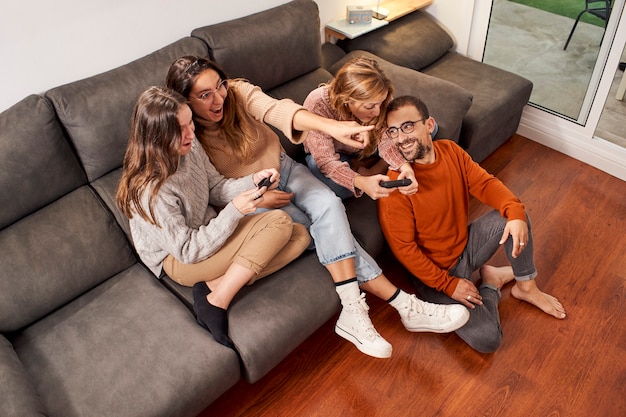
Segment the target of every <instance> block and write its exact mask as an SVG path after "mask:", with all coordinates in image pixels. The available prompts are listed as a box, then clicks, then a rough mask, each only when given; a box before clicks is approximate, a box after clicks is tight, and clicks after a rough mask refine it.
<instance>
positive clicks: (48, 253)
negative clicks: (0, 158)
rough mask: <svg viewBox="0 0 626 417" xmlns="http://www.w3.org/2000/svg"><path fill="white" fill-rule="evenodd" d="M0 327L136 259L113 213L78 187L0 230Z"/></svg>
mask: <svg viewBox="0 0 626 417" xmlns="http://www.w3.org/2000/svg"><path fill="white" fill-rule="evenodd" d="M0 247H1V248H2V250H1V251H0V265H2V268H1V269H0V331H2V332H7V331H15V330H18V329H20V328H22V327H23V326H26V325H28V324H30V323H32V322H34V321H36V320H39V319H40V318H42V317H43V316H45V315H46V314H48V313H50V312H51V311H53V310H55V309H57V308H59V307H60V306H62V305H63V304H65V303H67V302H69V301H71V300H72V299H74V298H75V297H77V296H79V295H81V294H83V293H84V292H86V291H88V290H89V289H91V288H93V287H94V286H96V285H98V284H100V283H101V282H103V281H105V280H106V279H108V278H109V277H111V276H113V275H115V274H117V273H118V272H120V271H122V270H124V269H126V268H128V267H129V266H130V265H132V264H133V263H135V262H136V258H135V257H134V254H133V251H132V249H131V247H130V245H129V243H128V241H127V240H126V237H125V236H124V234H123V232H122V230H121V229H120V228H119V226H118V225H117V224H116V222H115V220H114V218H113V216H112V215H111V214H110V212H108V211H107V210H106V209H105V208H104V207H103V205H102V202H101V201H100V199H99V198H98V197H97V196H96V194H95V192H94V191H93V190H92V189H91V188H90V187H89V186H83V187H80V188H78V189H77V190H75V191H73V192H71V193H69V194H67V195H65V196H64V197H62V198H60V199H59V200H57V201H55V202H53V203H51V204H50V205H48V206H46V207H44V208H42V209H40V210H39V211H37V212H36V213H34V214H31V215H30V216H28V217H26V218H24V219H22V220H20V221H19V222H17V223H15V224H13V225H11V226H9V227H7V228H5V229H3V230H2V231H0Z"/></svg>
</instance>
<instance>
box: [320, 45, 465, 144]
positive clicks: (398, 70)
mask: <svg viewBox="0 0 626 417" xmlns="http://www.w3.org/2000/svg"><path fill="white" fill-rule="evenodd" d="M358 56H363V57H366V58H369V59H374V60H376V61H378V63H379V65H380V67H381V68H382V70H383V71H384V72H385V75H387V77H388V78H389V79H390V80H391V82H392V83H393V87H394V89H395V94H394V96H395V97H399V96H402V95H412V96H417V97H419V98H421V99H422V100H424V102H425V103H426V105H427V106H428V109H429V110H430V113H431V116H433V117H434V118H435V119H436V120H437V123H438V124H439V132H438V133H437V138H445V139H452V140H454V141H456V142H458V141H459V136H460V134H461V123H462V121H463V117H464V116H465V113H467V111H468V109H469V108H470V106H471V104H472V94H471V93H470V92H469V91H467V90H466V89H464V88H462V87H460V86H458V85H456V84H454V83H451V82H449V81H445V80H441V79H439V78H435V77H431V76H430V75H427V74H423V73H421V72H419V71H416V70H413V69H411V68H406V67H403V66H400V65H396V64H393V63H391V62H389V61H386V60H384V59H382V58H380V57H378V56H376V55H374V54H371V53H369V52H366V51H353V52H350V53H348V54H346V56H345V57H343V58H342V59H340V60H339V61H337V62H336V63H335V64H334V65H333V66H332V67H331V72H332V73H333V74H334V73H336V72H337V71H338V70H339V68H341V66H343V65H344V64H345V63H346V62H347V61H349V60H350V59H353V58H354V57H358Z"/></svg>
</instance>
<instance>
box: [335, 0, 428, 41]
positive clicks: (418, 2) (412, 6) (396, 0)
mask: <svg viewBox="0 0 626 417" xmlns="http://www.w3.org/2000/svg"><path fill="white" fill-rule="evenodd" d="M432 2H433V0H386V1H382V2H381V4H380V5H381V7H384V8H385V9H387V10H388V11H389V14H388V15H387V17H386V18H385V19H384V20H378V19H372V23H371V24H367V25H363V24H352V25H351V24H350V23H348V22H347V20H346V19H345V18H344V19H336V20H333V21H332V22H330V23H328V24H326V26H325V28H324V35H325V40H326V42H331V41H332V38H335V39H346V38H350V39H354V38H356V37H358V36H361V35H363V34H365V33H368V32H371V31H374V30H376V29H379V28H381V27H383V26H385V25H386V24H388V23H389V22H391V21H394V20H396V19H398V18H400V17H402V16H404V15H407V14H409V13H411V12H414V11H415V10H419V9H422V8H424V7H426V6H428V5H430V4H432Z"/></svg>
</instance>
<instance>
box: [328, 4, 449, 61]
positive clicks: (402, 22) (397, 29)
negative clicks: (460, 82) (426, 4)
mask: <svg viewBox="0 0 626 417" xmlns="http://www.w3.org/2000/svg"><path fill="white" fill-rule="evenodd" d="M337 45H339V46H341V47H342V48H343V49H344V50H345V51H346V52H350V51H355V50H359V49H360V50H364V51H368V52H371V53H373V54H375V55H378V56H379V57H381V58H383V59H386V60H387V61H389V62H393V63H394V64H398V65H402V66H404V67H408V68H413V69H416V70H421V69H422V68H425V67H427V66H429V65H430V64H432V63H433V62H435V61H437V60H438V59H439V58H441V57H442V56H444V55H445V54H446V53H447V52H448V51H449V50H450V49H451V48H452V47H453V46H454V41H453V40H452V37H450V35H449V34H448V32H446V30H445V29H444V28H442V27H441V26H440V25H439V23H437V21H435V19H434V18H433V17H432V16H430V15H429V14H428V13H426V12H423V11H419V10H418V11H416V12H413V13H410V14H408V15H406V16H403V17H401V18H400V19H397V20H394V21H392V22H390V23H389V24H388V25H386V26H384V27H382V28H381V29H378V30H375V31H373V32H370V33H367V34H365V35H362V36H359V37H357V38H355V39H345V40H343V41H338V42H337Z"/></svg>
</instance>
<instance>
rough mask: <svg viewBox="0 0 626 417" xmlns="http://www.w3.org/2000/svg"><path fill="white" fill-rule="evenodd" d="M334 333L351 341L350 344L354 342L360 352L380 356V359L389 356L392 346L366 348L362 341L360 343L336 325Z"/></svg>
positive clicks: (375, 356)
mask: <svg viewBox="0 0 626 417" xmlns="http://www.w3.org/2000/svg"><path fill="white" fill-rule="evenodd" d="M335 333H337V335H339V336H341V337H343V338H344V339H346V340H347V341H348V342H351V343H352V344H354V346H356V348H357V349H358V350H360V351H361V352H362V353H365V354H366V355H369V356H372V357H374V358H380V359H386V358H390V357H391V351H392V348H389V349H371V348H368V347H367V346H365V345H364V344H363V343H361V342H360V341H359V340H358V339H357V338H356V337H354V336H353V335H352V334H350V333H348V332H347V331H346V330H344V329H342V328H341V327H339V326H337V325H335Z"/></svg>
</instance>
